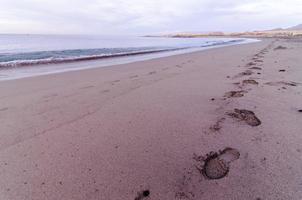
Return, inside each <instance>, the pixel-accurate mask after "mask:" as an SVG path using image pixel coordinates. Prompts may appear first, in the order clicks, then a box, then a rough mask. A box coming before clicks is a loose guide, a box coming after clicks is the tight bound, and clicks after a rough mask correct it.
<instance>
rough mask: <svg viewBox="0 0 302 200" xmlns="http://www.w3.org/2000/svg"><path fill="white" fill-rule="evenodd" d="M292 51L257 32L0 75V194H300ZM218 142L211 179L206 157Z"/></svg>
mask: <svg viewBox="0 0 302 200" xmlns="http://www.w3.org/2000/svg"><path fill="white" fill-rule="evenodd" d="M301 50H302V42H301V41H290V40H276V39H265V40H263V41H261V42H257V43H250V44H242V45H234V46H227V47H223V48H214V49H209V50H207V51H197V52H193V53H187V54H180V55H174V56H169V57H163V58H156V59H151V60H145V61H138V62H134V63H128V64H121V65H115V66H111V67H104V68H102V67H99V68H93V69H89V70H82V71H73V72H68V73H57V74H52V75H46V76H36V77H29V78H24V79H17V80H10V81H3V82H1V85H0V91H1V92H0V105H1V107H0V119H1V122H2V123H1V125H0V134H1V138H2V139H1V140H0V161H1V163H0V198H1V199H25V200H27V199H28V200H35V199H37V200H38V199H39V200H43V199H50V200H52V199H53V200H55V199H62V200H65V199H66V200H67V199H73V200H81V199H101V200H110V199H114V200H124V199H152V200H153V199H154V200H158V199H176V200H181V199H205V200H207V199H209V200H210V199H217V200H220V199H221V200H223V199H254V200H256V199H257V200H258V199H263V200H264V199H265V200H275V199H293V200H299V199H301V198H302V192H301V190H300V187H301V179H300V176H299V174H301V173H302V169H301V167H300V166H301V164H302V161H301V159H300V157H301V153H302V146H301V144H302V137H301V136H300V130H301V125H300V124H301V123H302V117H301V112H300V111H299V110H301V109H302V104H301V102H302V100H301V99H302V98H301V94H302V79H301V74H302V68H301V65H300V64H301V63H302V58H301V56H300V52H301ZM247 111H250V112H247ZM251 112H252V113H251ZM228 148H231V149H235V150H236V152H237V151H238V153H239V154H240V156H239V155H236V159H233V160H232V161H230V163H229V166H228V167H229V168H228V172H227V174H226V176H223V177H222V178H221V179H215V180H210V179H209V177H210V176H209V177H206V176H205V174H207V173H205V174H204V161H205V158H207V157H208V156H209V153H210V152H217V154H218V155H219V156H221V157H223V153H225V152H226V150H229V149H228ZM219 150H221V152H220V153H219ZM223 150H225V151H223ZM214 171H215V170H214ZM208 175H209V173H208ZM234 188H235V189H234ZM143 194H148V195H149V197H148V198H144V197H143Z"/></svg>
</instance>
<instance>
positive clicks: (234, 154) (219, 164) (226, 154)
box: [195, 147, 240, 179]
mask: <svg viewBox="0 0 302 200" xmlns="http://www.w3.org/2000/svg"><path fill="white" fill-rule="evenodd" d="M239 157H240V153H239V151H238V150H237V149H233V148H229V147H228V148H225V149H224V150H223V151H219V152H218V153H217V152H210V153H209V154H207V155H206V156H205V158H203V157H201V158H200V157H199V158H197V159H195V160H196V161H199V162H202V163H203V167H202V169H199V171H200V172H201V173H202V174H203V176H204V177H205V178H207V179H221V178H224V177H225V176H226V175H227V174H228V173H229V171H230V164H231V163H232V162H234V161H235V160H238V159H239Z"/></svg>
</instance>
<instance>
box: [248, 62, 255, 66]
mask: <svg viewBox="0 0 302 200" xmlns="http://www.w3.org/2000/svg"><path fill="white" fill-rule="evenodd" d="M253 65H256V63H254V62H249V63H248V64H246V66H247V67H248V66H253Z"/></svg>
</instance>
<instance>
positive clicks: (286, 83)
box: [265, 81, 300, 86]
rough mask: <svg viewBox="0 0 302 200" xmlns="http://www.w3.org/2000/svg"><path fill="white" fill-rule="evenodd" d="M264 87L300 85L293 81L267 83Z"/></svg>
mask: <svg viewBox="0 0 302 200" xmlns="http://www.w3.org/2000/svg"><path fill="white" fill-rule="evenodd" d="M265 84H266V85H270V86H280V85H287V86H298V85H299V84H300V83H296V82H293V81H289V82H286V81H276V82H267V83H265Z"/></svg>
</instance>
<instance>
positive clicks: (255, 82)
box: [242, 79, 259, 85]
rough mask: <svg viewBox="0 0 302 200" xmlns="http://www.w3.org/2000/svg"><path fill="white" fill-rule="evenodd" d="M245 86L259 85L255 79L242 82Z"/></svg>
mask: <svg viewBox="0 0 302 200" xmlns="http://www.w3.org/2000/svg"><path fill="white" fill-rule="evenodd" d="M242 84H243V85H247V84H251V85H258V84H259V83H258V82H257V81H255V80H253V79H247V80H243V81H242Z"/></svg>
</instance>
